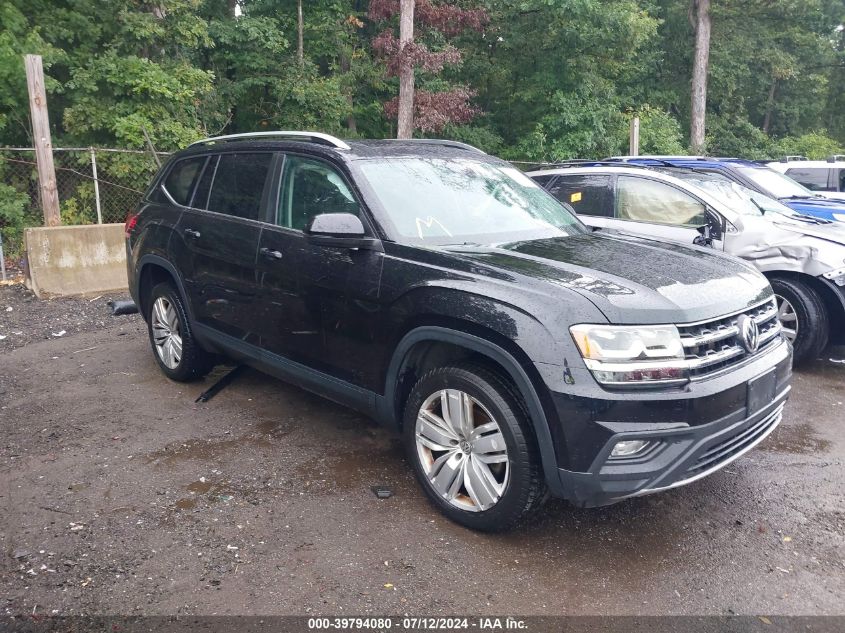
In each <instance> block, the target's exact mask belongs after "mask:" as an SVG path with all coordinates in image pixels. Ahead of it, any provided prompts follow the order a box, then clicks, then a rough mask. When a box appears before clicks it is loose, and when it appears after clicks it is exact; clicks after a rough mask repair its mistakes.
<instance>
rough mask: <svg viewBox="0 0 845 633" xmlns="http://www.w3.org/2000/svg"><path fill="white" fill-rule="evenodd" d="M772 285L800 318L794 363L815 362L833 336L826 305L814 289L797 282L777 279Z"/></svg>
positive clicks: (776, 293)
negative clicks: (831, 335)
mask: <svg viewBox="0 0 845 633" xmlns="http://www.w3.org/2000/svg"><path fill="white" fill-rule="evenodd" d="M771 284H772V289H773V290H774V291H775V295H777V296H778V297H779V298H783V299H786V300H787V301H788V302H789V303H790V304H792V307H793V308H794V309H795V314H796V316H797V325H798V329H797V331H796V334H795V340H794V341H793V344H792V345H793V363H794V364H795V365H800V364H801V363H804V362H809V361H812V360H815V359H816V358H817V357H818V356H819V354H821V353H822V352H823V351H824V348H825V347H826V346H827V342H828V338H829V334H830V333H829V329H830V321H829V319H828V315H827V309H826V308H825V305H824V301H823V300H822V298H821V297H820V296H819V293H818V292H816V290H815V289H814V288H812V287H811V286H808V285H807V284H805V283H802V282H801V281H797V280H795V279H787V278H776V279H772V280H771ZM778 304H780V300H779V301H778Z"/></svg>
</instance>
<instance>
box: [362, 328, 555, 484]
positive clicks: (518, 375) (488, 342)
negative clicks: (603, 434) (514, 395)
mask: <svg viewBox="0 0 845 633" xmlns="http://www.w3.org/2000/svg"><path fill="white" fill-rule="evenodd" d="M499 338H500V335H496V333H495V332H487V331H485V328H480V326H477V325H475V324H470V323H465V324H457V323H449V324H447V323H436V324H426V325H418V326H416V327H414V328H413V329H411V330H410V331H408V332H407V333H406V334H405V335H404V336H403V337H402V339H401V340H400V341H399V343H398V345H397V346H396V348H395V350H394V353H393V356H392V358H391V360H390V363H389V366H388V370H387V375H386V381H385V391H384V398H383V399H381V403H380V405H379V407H378V408H379V417H380V418H381V419H382V420H383V421H384V422H386V423H387V424H389V425H392V426H393V427H394V428H395V429H397V430H401V425H402V418H403V415H402V408H403V406H404V402H405V399H406V398H407V395H408V393H409V392H410V389H411V387H412V386H413V384H414V383H415V382H416V379H417V378H418V377H419V375H420V373H421V372H423V371H425V370H426V369H428V368H430V367H434V366H439V365H442V364H443V363H442V362H441V361H452V360H465V359H473V360H475V361H477V362H480V363H482V364H484V365H485V366H487V367H488V368H489V369H491V370H493V371H496V372H497V373H499V374H500V375H501V376H503V377H504V378H506V379H508V380H510V381H511V382H512V384H513V385H514V386H515V387H516V389H517V391H518V393H519V394H520V396H521V397H522V399H523V402H524V404H525V406H526V408H527V409H528V413H529V417H530V419H531V426H532V430H533V432H534V437H535V439H536V441H537V448H538V451H539V454H540V459H541V462H542V468H543V473H544V476H545V479H546V483H547V485H548V486H549V488H550V489H551V490H552V492H554V493H558V494H559V493H560V490H559V489H560V478H559V477H558V472H557V459H556V456H555V451H554V444H553V442H552V436H551V429H550V427H549V415H548V414H547V408H546V406H544V402H543V400H544V398H543V395H544V391H543V389H542V388H538V383H537V381H538V380H539V381H541V380H542V379H541V378H540V376H539V374H537V372H536V370H535V369H533V367H531V363H530V360H528V358H527V357H524V358H520V357H523V356H525V355H524V352H521V351H519V350H512V349H509V348H510V347H511V346H515V345H514V344H513V343H512V341H507V342H506V341H501V340H497V339H499ZM532 374H533V377H532Z"/></svg>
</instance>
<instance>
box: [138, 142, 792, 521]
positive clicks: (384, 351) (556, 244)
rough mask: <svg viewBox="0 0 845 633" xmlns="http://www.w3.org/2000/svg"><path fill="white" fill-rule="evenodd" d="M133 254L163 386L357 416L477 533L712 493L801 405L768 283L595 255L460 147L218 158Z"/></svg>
mask: <svg viewBox="0 0 845 633" xmlns="http://www.w3.org/2000/svg"><path fill="white" fill-rule="evenodd" d="M126 238H127V242H126V245H127V255H128V267H129V283H130V290H131V293H132V296H133V298H134V299H135V301H136V303H137V304H138V307H139V309H140V311H141V313H142V314H143V316H144V318H145V319H146V321H147V323H148V325H149V336H150V341H151V343H152V347H153V350H154V356H155V359H156V361H157V362H158V364H159V366H160V367H161V369H162V371H163V372H164V373H165V374H166V375H167V376H169V377H170V378H172V379H174V380H182V381H184V380H190V379H195V378H199V377H201V376H203V375H204V374H205V373H206V372H208V371H209V370H210V368H211V367H212V365H213V363H214V362H215V360H216V359H217V358H219V357H220V356H225V357H228V358H230V359H233V360H235V361H236V362H239V363H245V364H248V365H251V366H253V367H256V368H258V369H261V370H263V371H266V372H268V373H270V374H273V375H275V376H277V377H280V378H282V379H284V380H287V381H289V382H292V383H295V384H297V385H299V386H301V387H304V388H306V389H309V390H311V391H314V392H316V393H319V394H321V395H323V396H326V397H328V398H330V399H332V400H335V401H337V402H340V403H343V404H345V405H348V406H350V407H353V408H355V409H358V410H359V411H362V412H363V413H365V414H366V415H369V416H372V417H374V418H376V419H378V420H379V421H381V422H382V423H384V424H385V425H388V426H390V427H392V428H394V429H398V430H399V431H400V432H401V433H402V434H403V437H404V441H405V445H406V448H407V452H408V455H409V458H410V461H411V463H412V464H413V468H414V471H415V473H416V475H417V477H418V479H419V481H420V483H421V485H422V488H423V489H424V490H425V491H426V493H427V494H428V496H429V497H430V498H431V500H432V502H433V503H434V504H435V505H436V506H437V507H438V508H439V509H440V510H441V511H442V512H443V513H445V514H446V515H447V516H449V517H450V518H452V519H454V520H455V521H458V522H460V523H462V524H464V525H466V526H469V527H472V528H476V529H482V530H501V529H506V528H508V527H510V526H512V525H514V524H515V523H517V522H518V521H519V520H520V519H522V518H524V517H525V516H526V515H528V514H529V513H530V512H531V511H532V510H534V509H536V508H538V507H539V506H540V505H541V504H542V502H543V501H544V499H545V498H546V497H547V493H551V494H552V495H555V496H558V497H564V498H566V499H569V500H570V501H572V502H574V503H576V504H579V505H582V506H596V505H602V504H608V503H612V502H615V501H619V500H621V499H624V498H627V497H632V496H637V495H642V494H647V493H651V492H655V491H657V490H663V489H666V488H672V487H675V486H679V485H682V484H686V483H689V482H691V481H694V480H696V479H699V478H701V477H704V476H705V475H707V474H709V473H712V472H713V471H715V470H717V469H719V468H721V467H723V466H724V465H725V464H727V463H729V462H730V461H732V460H734V459H736V458H737V457H739V456H740V455H742V454H744V453H745V452H746V451H748V450H749V449H751V448H752V447H753V446H755V445H756V444H758V443H759V442H760V441H761V440H762V439H763V438H765V437H766V436H767V435H768V434H769V433H771V432H772V430H773V429H774V428H775V427H776V426H777V425H778V423H779V422H780V420H781V414H782V411H783V406H784V402H785V400H786V397H787V393H788V392H789V388H790V387H789V383H790V376H791V361H792V352H791V347H790V345H789V344H788V343H787V342H786V341H785V340H784V339H783V337H782V335H781V332H780V325H779V323H778V320H777V318H776V310H775V303H774V298H773V295H772V290H771V288H770V286H769V284H768V283H767V282H766V279H765V278H764V277H763V276H762V275H760V274H759V273H758V272H756V271H755V270H754V269H753V268H752V267H751V266H749V265H747V264H745V263H743V262H742V261H740V260H737V259H734V258H731V257H727V256H724V255H720V254H718V253H715V252H713V251H712V250H711V249H704V248H695V247H686V246H680V245H672V244H668V243H662V242H658V241H653V240H650V239H645V238H641V237H633V236H628V235H622V234H614V233H612V232H605V231H600V232H594V231H592V230H590V229H588V228H587V227H585V226H584V225H583V224H582V223H581V222H580V221H579V220H578V219H577V218H576V217H575V215H574V214H573V213H572V211H571V209H568V208H567V207H566V206H565V205H563V204H561V203H560V202H558V201H557V200H555V199H554V198H553V197H552V196H550V195H548V194H547V193H546V192H545V191H543V189H541V188H540V187H539V186H537V185H536V184H535V183H534V182H532V181H531V180H530V179H529V178H528V177H527V176H525V175H524V174H522V173H521V172H520V171H518V170H517V169H515V168H514V167H512V166H511V165H510V164H508V163H506V162H504V161H501V160H499V159H496V158H493V157H491V156H488V155H487V154H485V153H483V152H481V151H479V150H477V149H475V148H472V147H470V146H467V145H463V144H461V143H454V142H448V141H431V140H421V141H349V142H348V143H347V142H344V141H341V140H339V139H336V138H333V137H330V136H327V135H323V134H317V133H306V132H275V133H260V134H252V135H235V136H228V137H218V138H213V139H207V140H205V141H200V142H198V143H194V144H193V145H192V146H190V147H189V148H187V149H186V150H184V151H181V152H178V153H177V154H175V155H174V156H173V157H172V158H171V159H170V161H168V163H167V165H166V166H165V167H163V168H162V170H161V173H160V174H159V175H158V176H157V177H156V178H155V180H154V181H153V183H152V186H151V187H150V189H149V190H148V191H147V192H146V194H145V196H144V199H143V201H142V203H141V205H140V207H139V209H138V211H137V213H134V214H132V215H131V216H130V217H129V219H128V220H127V225H126Z"/></svg>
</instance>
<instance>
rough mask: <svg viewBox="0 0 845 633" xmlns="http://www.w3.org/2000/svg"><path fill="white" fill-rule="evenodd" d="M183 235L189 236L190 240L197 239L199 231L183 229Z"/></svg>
mask: <svg viewBox="0 0 845 633" xmlns="http://www.w3.org/2000/svg"><path fill="white" fill-rule="evenodd" d="M185 237H190V238H191V239H192V240H198V239H199V238H200V232H199V231H195V230H194V229H185Z"/></svg>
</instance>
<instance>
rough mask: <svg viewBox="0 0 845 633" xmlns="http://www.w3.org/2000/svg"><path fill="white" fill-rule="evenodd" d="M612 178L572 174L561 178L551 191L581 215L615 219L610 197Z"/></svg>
mask: <svg viewBox="0 0 845 633" xmlns="http://www.w3.org/2000/svg"><path fill="white" fill-rule="evenodd" d="M610 178H611V177H610V176H602V175H599V174H572V175H563V176H560V177H559V178H558V179H557V180H556V181H555V183H554V185H552V187H551V189H549V191H550V192H551V194H552V195H553V196H554V197H555V198H557V199H558V200H560V201H561V202H565V203H566V204H568V205H570V206H571V207H572V208H573V209H575V213H577V214H579V215H592V216H598V217H604V218H612V217H613V202H612V200H611V197H610Z"/></svg>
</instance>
